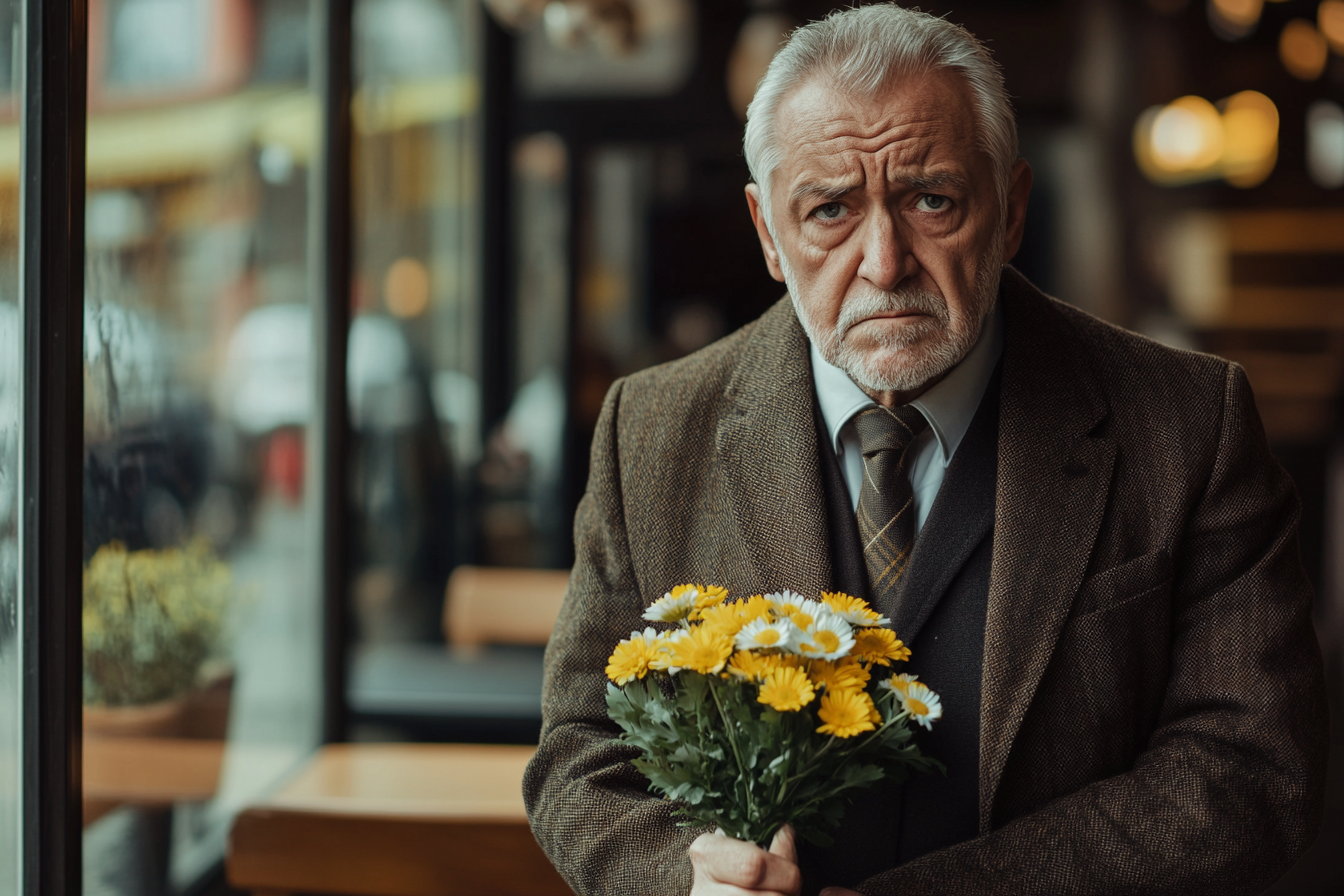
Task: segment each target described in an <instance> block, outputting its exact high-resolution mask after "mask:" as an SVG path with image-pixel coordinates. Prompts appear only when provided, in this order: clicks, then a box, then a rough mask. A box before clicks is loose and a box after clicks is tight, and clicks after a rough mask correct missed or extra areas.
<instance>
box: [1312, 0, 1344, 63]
mask: <svg viewBox="0 0 1344 896" xmlns="http://www.w3.org/2000/svg"><path fill="white" fill-rule="evenodd" d="M1316 26H1317V27H1318V28H1320V29H1321V34H1322V35H1324V36H1325V39H1326V42H1328V43H1329V44H1330V49H1332V50H1334V51H1335V52H1336V53H1339V54H1341V55H1344V0H1325V2H1324V3H1322V4H1321V5H1320V6H1318V7H1316Z"/></svg>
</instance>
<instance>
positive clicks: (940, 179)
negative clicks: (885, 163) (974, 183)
mask: <svg viewBox="0 0 1344 896" xmlns="http://www.w3.org/2000/svg"><path fill="white" fill-rule="evenodd" d="M897 180H898V181H899V182H900V183H903V184H905V185H906V186H907V187H910V188H911V189H914V190H919V191H920V192H922V193H935V192H937V191H938V190H946V189H948V188H949V187H951V188H952V189H954V190H965V189H966V186H967V185H966V178H964V177H962V176H961V175H960V174H952V173H951V172H947V173H944V174H915V175H911V176H909V177H899V178H897Z"/></svg>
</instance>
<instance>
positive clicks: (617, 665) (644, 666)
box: [607, 628, 658, 684]
mask: <svg viewBox="0 0 1344 896" xmlns="http://www.w3.org/2000/svg"><path fill="white" fill-rule="evenodd" d="M657 655H658V633H657V632H655V631H654V630H653V629H652V628H646V629H644V631H642V632H631V633H630V637H629V638H627V639H626V640H624V641H622V642H621V643H619V644H617V645H616V649H615V650H614V651H612V654H611V657H610V658H609V659H608V660H607V677H608V678H610V679H611V680H612V681H614V682H615V683H616V684H626V683H628V682H630V681H633V680H634V679H636V678H643V677H644V676H645V675H647V674H649V669H650V668H652V666H651V665H650V664H651V663H652V662H653V661H654V659H655V658H656V657H657Z"/></svg>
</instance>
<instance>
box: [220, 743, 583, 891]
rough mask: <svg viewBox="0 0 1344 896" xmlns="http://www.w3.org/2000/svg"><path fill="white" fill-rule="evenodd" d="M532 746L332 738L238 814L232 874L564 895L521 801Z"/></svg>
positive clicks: (283, 883)
mask: <svg viewBox="0 0 1344 896" xmlns="http://www.w3.org/2000/svg"><path fill="white" fill-rule="evenodd" d="M534 751H535V747H513V746H470V745H465V744H337V745H332V746H327V747H324V748H322V749H321V750H319V751H318V752H317V753H316V754H315V755H314V756H313V758H312V760H311V761H310V762H308V763H307V764H306V765H305V766H304V767H303V768H302V769H300V770H299V772H298V773H297V774H296V775H295V776H294V777H293V778H292V779H291V780H290V781H289V782H288V783H287V784H285V785H284V786H282V787H281V788H280V790H279V791H277V792H276V793H275V794H274V795H273V796H271V797H269V798H268V799H265V800H263V801H261V802H258V803H255V804H253V805H252V806H249V807H248V808H246V809H245V810H244V811H243V812H241V813H240V814H239V815H238V817H237V819H235V821H234V823H233V829H232V831H231V832H230V835H229V845H228V851H227V855H226V858H225V863H226V869H227V872H228V878H229V883H230V884H231V885H232V886H234V887H237V888H239V889H243V890H251V891H253V892H255V893H258V894H268V896H278V894H290V893H329V894H350V896H468V894H470V896H478V894H491V896H565V894H569V893H570V892H571V891H570V890H569V888H568V887H567V886H566V885H565V883H564V881H563V880H562V879H561V878H560V876H559V874H557V873H556V871H555V869H554V868H553V867H551V864H550V861H549V860H548V859H547V858H546V856H545V854H544V853H543V852H542V851H541V847H539V846H538V845H537V842H536V840H535V839H534V838H533V836H532V832H531V829H530V828H528V825H527V816H526V814H525V813H524V810H523V798H522V777H523V768H524V767H525V766H526V764H527V760H528V759H529V758H530V757H531V755H532V753H533V752H534Z"/></svg>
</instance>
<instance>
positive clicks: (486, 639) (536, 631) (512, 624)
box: [443, 566, 569, 646]
mask: <svg viewBox="0 0 1344 896" xmlns="http://www.w3.org/2000/svg"><path fill="white" fill-rule="evenodd" d="M568 586H569V570H567V569H515V568H507V567H487V566H459V567H458V568H457V569H455V570H454V571H453V574H452V575H451V576H450V577H449V578H448V587H447V589H446V593H445V595H444V602H443V632H444V637H445V638H446V639H447V641H448V643H449V644H455V645H461V646H477V645H481V644H545V643H546V642H547V641H548V640H549V639H550V637H551V630H552V629H553V628H555V620H556V619H557V618H558V617H559V615H560V604H561V602H562V601H563V600H564V597H565V589H566V588H567V587H568Z"/></svg>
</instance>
